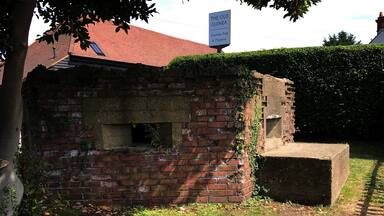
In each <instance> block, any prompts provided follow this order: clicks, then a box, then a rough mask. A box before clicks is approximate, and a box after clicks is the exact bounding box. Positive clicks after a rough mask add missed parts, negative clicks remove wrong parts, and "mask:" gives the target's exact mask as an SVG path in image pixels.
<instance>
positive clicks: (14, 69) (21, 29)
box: [0, 0, 36, 203]
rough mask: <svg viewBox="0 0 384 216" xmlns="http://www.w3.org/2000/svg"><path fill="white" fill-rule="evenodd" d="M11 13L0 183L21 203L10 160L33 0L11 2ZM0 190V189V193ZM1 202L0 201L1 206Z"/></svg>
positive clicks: (0, 124)
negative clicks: (3, 168) (3, 169)
mask: <svg viewBox="0 0 384 216" xmlns="http://www.w3.org/2000/svg"><path fill="white" fill-rule="evenodd" d="M11 4H12V9H11V13H10V15H11V20H12V21H11V29H10V35H11V41H9V42H10V43H11V47H12V48H11V49H10V50H9V51H7V55H6V61H5V65H4V75H3V82H2V86H1V88H0V159H5V160H8V161H9V165H8V168H7V171H6V172H5V173H4V174H2V175H1V176H0V181H1V182H0V185H3V184H1V183H4V182H6V183H7V184H6V185H8V187H14V189H16V191H17V198H18V199H19V200H20V199H21V196H22V193H23V187H22V184H21V182H20V180H19V179H18V178H17V176H16V174H15V171H14V167H13V159H14V155H15V153H16V150H17V146H18V143H19V136H20V127H21V119H22V107H21V105H22V98H21V86H22V82H23V72H24V62H25V58H26V54H27V49H28V32H29V27H30V25H31V21H32V16H33V10H34V8H35V4H36V1H35V0H13V1H12V3H11ZM1 189H2V188H0V190H1ZM2 201H3V199H2V197H0V203H1V202H2Z"/></svg>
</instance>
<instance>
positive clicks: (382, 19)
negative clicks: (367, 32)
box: [376, 12, 384, 32]
mask: <svg viewBox="0 0 384 216" xmlns="http://www.w3.org/2000/svg"><path fill="white" fill-rule="evenodd" d="M376 23H377V32H380V31H383V30H384V15H383V12H380V14H379V17H378V18H377V20H376Z"/></svg>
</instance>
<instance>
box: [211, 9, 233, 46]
mask: <svg viewBox="0 0 384 216" xmlns="http://www.w3.org/2000/svg"><path fill="white" fill-rule="evenodd" d="M230 44H231V10H225V11H219V12H214V13H210V14H209V46H210V47H212V48H216V49H217V51H218V52H221V50H222V49H223V48H224V47H227V46H229V45H230Z"/></svg>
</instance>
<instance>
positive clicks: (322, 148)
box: [258, 143, 349, 205]
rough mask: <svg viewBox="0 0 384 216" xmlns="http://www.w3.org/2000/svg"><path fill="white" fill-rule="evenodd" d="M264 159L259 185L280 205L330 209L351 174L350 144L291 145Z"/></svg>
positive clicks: (264, 154) (267, 154)
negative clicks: (321, 206) (283, 202)
mask: <svg viewBox="0 0 384 216" xmlns="http://www.w3.org/2000/svg"><path fill="white" fill-rule="evenodd" d="M262 155H263V156H264V157H265V159H266V160H265V164H264V167H263V169H262V170H261V172H260V175H259V178H258V181H259V184H260V185H262V186H264V187H266V188H267V189H268V190H269V192H268V195H269V196H270V197H272V198H274V199H276V200H280V201H287V200H290V201H293V202H298V203H302V204H311V205H316V204H324V205H331V204H333V203H334V202H335V201H336V199H337V197H338V196H339V194H340V191H341V188H342V186H343V185H344V183H345V181H346V180H347V177H348V174H349V146H348V145H347V144H320V143H292V144H288V145H285V146H282V147H280V148H279V149H276V150H272V151H269V152H266V153H263V154H262Z"/></svg>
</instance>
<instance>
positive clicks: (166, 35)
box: [128, 25, 213, 49]
mask: <svg viewBox="0 0 384 216" xmlns="http://www.w3.org/2000/svg"><path fill="white" fill-rule="evenodd" d="M130 26H132V27H135V28H138V29H142V30H144V31H149V32H152V33H155V34H160V35H164V36H165V37H169V38H173V39H176V40H182V41H187V42H191V43H194V44H199V45H202V46H208V44H203V43H199V42H196V41H192V40H188V39H184V38H178V37H176V36H172V35H168V34H165V33H161V32H157V31H154V30H151V29H146V28H143V27H139V26H136V25H130ZM128 33H129V30H128ZM212 49H213V48H212Z"/></svg>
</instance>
